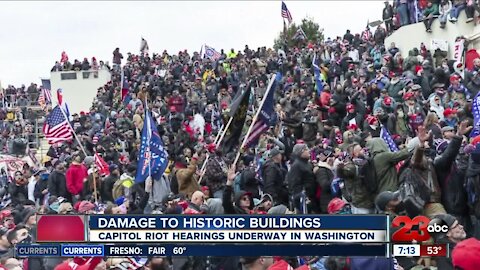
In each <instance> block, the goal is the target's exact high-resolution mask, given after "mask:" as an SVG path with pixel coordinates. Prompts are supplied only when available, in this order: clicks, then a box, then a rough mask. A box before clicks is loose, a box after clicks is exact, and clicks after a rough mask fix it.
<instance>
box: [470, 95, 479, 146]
mask: <svg viewBox="0 0 480 270" xmlns="http://www.w3.org/2000/svg"><path fill="white" fill-rule="evenodd" d="M479 106H480V92H479V93H477V95H476V96H475V98H474V99H473V104H472V113H473V129H472V131H471V132H470V138H473V137H476V136H478V135H480V126H479V125H480V123H479V120H480V107H479Z"/></svg>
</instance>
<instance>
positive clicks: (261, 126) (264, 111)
mask: <svg viewBox="0 0 480 270" xmlns="http://www.w3.org/2000/svg"><path fill="white" fill-rule="evenodd" d="M275 78H276V75H273V76H272V78H271V79H270V83H269V85H268V88H267V93H265V95H266V96H265V97H264V98H265V100H264V102H263V105H262V107H261V108H259V110H260V113H259V114H258V116H257V119H256V120H255V122H254V123H253V128H252V130H251V132H250V133H249V134H248V137H247V139H246V141H245V145H244V147H250V146H252V145H254V144H256V143H257V141H258V138H259V137H260V135H261V134H262V133H264V132H265V131H267V130H268V129H269V128H270V123H271V120H272V117H273V114H274V113H275V111H274V106H275V102H274V100H273V95H274V93H275V87H276V80H275Z"/></svg>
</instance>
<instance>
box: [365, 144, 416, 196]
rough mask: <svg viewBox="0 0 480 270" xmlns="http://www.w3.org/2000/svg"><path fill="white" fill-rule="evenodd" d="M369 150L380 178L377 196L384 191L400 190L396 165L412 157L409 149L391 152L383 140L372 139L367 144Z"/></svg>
mask: <svg viewBox="0 0 480 270" xmlns="http://www.w3.org/2000/svg"><path fill="white" fill-rule="evenodd" d="M367 148H368V150H369V152H370V154H371V155H372V156H373V162H374V165H375V170H376V174H377V177H378V188H377V194H378V193H381V192H383V191H396V190H397V189H398V174H397V170H396V168H395V165H396V164H397V163H398V162H400V161H402V160H405V159H407V158H408V157H409V156H410V152H409V151H408V149H407V148H405V149H403V150H401V151H398V152H390V149H389V148H388V146H387V144H386V143H385V141H384V140H383V139H382V138H373V139H371V140H370V141H368V142H367Z"/></svg>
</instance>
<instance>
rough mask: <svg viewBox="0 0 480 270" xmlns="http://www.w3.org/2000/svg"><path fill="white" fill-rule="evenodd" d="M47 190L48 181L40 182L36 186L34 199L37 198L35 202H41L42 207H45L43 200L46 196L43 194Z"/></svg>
mask: <svg viewBox="0 0 480 270" xmlns="http://www.w3.org/2000/svg"><path fill="white" fill-rule="evenodd" d="M47 188H48V180H39V181H37V183H36V184H35V189H34V191H33V197H35V200H39V201H40V205H43V199H44V198H45V194H42V191H44V190H45V189H47Z"/></svg>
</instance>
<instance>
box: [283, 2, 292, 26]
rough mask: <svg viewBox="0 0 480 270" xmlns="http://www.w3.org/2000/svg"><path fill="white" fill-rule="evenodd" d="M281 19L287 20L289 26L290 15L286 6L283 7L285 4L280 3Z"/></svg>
mask: <svg viewBox="0 0 480 270" xmlns="http://www.w3.org/2000/svg"><path fill="white" fill-rule="evenodd" d="M282 18H285V19H287V20H288V23H289V24H291V23H292V21H293V18H292V14H291V13H290V11H289V10H288V8H287V5H285V2H283V1H282Z"/></svg>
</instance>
